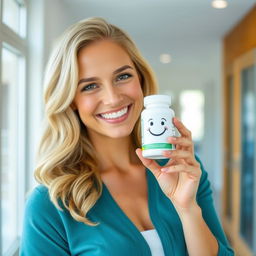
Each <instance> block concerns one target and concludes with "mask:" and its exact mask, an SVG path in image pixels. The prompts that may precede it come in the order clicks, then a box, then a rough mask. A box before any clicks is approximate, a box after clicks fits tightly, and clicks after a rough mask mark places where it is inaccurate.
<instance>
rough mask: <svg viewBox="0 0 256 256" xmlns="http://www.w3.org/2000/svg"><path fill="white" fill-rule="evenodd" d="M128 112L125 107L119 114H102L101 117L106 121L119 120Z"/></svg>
mask: <svg viewBox="0 0 256 256" xmlns="http://www.w3.org/2000/svg"><path fill="white" fill-rule="evenodd" d="M127 111H128V107H125V108H123V109H121V110H119V111H117V112H112V113H108V114H100V116H101V117H103V118H105V119H115V118H119V117H121V116H123V115H125V114H126V113H127Z"/></svg>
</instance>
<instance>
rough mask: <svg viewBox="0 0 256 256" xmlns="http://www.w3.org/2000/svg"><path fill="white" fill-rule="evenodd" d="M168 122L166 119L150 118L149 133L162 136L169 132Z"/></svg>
mask: <svg viewBox="0 0 256 256" xmlns="http://www.w3.org/2000/svg"><path fill="white" fill-rule="evenodd" d="M166 123H167V120H166V119H165V118H163V117H162V118H161V119H159V118H157V119H156V118H154V119H153V118H150V119H149V120H148V126H149V127H148V129H147V130H148V131H149V133H150V134H151V135H153V136H162V135H163V134H164V133H165V132H166V131H167V130H168V127H167V125H166Z"/></svg>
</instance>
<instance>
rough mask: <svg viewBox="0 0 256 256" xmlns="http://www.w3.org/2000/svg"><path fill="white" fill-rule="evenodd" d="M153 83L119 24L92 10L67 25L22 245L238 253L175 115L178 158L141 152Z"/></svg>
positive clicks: (51, 75)
mask: <svg viewBox="0 0 256 256" xmlns="http://www.w3.org/2000/svg"><path fill="white" fill-rule="evenodd" d="M156 90H157V89H156V82H155V79H154V76H153V74H152V71H151V69H150V68H149V66H148V65H147V64H146V62H145V61H144V60H143V58H142V57H141V55H140V53H139V52H138V50H137V48H136V47H135V45H134V43H133V42H132V40H131V39H130V38H129V37H128V36H127V35H126V34H125V33H124V32H123V31H122V30H120V29H119V28H117V27H116V26H113V25H111V24H109V23H107V22H106V21H105V20H103V19H101V18H91V19H88V20H83V21H81V22H79V23H77V24H75V25H73V26H72V27H71V28H69V29H68V30H67V31H66V33H65V34H64V36H63V37H62V39H61V40H60V41H59V44H58V45H57V46H56V48H55V51H54V52H53V54H52V56H51V58H50V61H49V64H48V67H47V71H46V79H45V109H46V125H45V130H44V134H43V136H42V140H41V144H40V148H39V158H38V164H37V168H36V171H35V176H36V179H37V181H38V182H39V183H41V185H40V186H38V187H37V188H35V190H34V191H33V193H32V195H31V196H30V198H29V199H28V202H27V206H26V212H25V220H24V228H23V237H22V244H21V255H26V256H27V255H29V256H30V255H37V256H41V255H42V256H43V255H44V256H45V255H54V256H58V255H61V256H62V255H63V256H64V255H80V256H81V255H86V256H87V255H89V256H93V255H111V256H115V255H124V256H125V255H131V254H132V255H151V254H152V255H158V256H161V255H188V254H189V255H196V256H200V255H202V256H206V255H233V251H232V249H231V248H230V247H229V245H228V243H227V240H226V238H225V235H224V233H223V231H222V228H221V226H220V223H219V221H218V219H217V216H216V213H215V210H214V207H213V202H212V197H211V190H210V187H209V186H210V185H209V181H208V180H207V174H206V172H205V171H204V169H203V166H202V165H201V164H200V162H199V160H198V159H196V158H195V156H194V151H193V143H192V139H191V133H190V131H189V130H188V129H187V128H186V127H185V126H184V125H183V124H182V123H181V122H180V121H179V120H178V119H176V118H174V120H173V122H174V125H175V126H176V127H177V129H178V130H179V132H180V134H181V136H180V137H178V138H171V137H170V138H169V142H170V143H173V144H175V145H176V150H174V151H172V152H171V151H166V152H165V153H164V156H165V157H167V158H171V159H172V160H170V161H168V163H166V162H167V161H162V162H161V161H159V162H155V161H153V160H149V159H145V158H143V157H142V154H141V149H140V147H141V144H140V135H139V134H140V126H139V123H140V120H139V117H140V113H141V110H142V107H143V97H144V96H146V95H150V94H155V93H156ZM164 164H165V166H164V167H162V166H163V165H164ZM145 167H146V168H145Z"/></svg>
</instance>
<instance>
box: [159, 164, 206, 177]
mask: <svg viewBox="0 0 256 256" xmlns="http://www.w3.org/2000/svg"><path fill="white" fill-rule="evenodd" d="M161 171H162V172H164V173H177V172H185V173H187V174H189V175H192V176H193V177H195V178H197V179H198V178H200V176H201V173H202V171H201V169H200V168H198V167H195V166H193V165H187V164H178V165H172V166H166V167H164V168H161Z"/></svg>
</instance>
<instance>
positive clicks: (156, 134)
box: [148, 128, 167, 136]
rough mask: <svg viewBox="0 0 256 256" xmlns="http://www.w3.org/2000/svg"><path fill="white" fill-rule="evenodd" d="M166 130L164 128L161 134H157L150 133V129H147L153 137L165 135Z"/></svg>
mask: <svg viewBox="0 0 256 256" xmlns="http://www.w3.org/2000/svg"><path fill="white" fill-rule="evenodd" d="M166 130H167V129H166V128H164V131H163V132H161V133H158V134H156V133H153V132H151V131H150V129H149V130H148V131H149V132H150V133H151V134H152V135H153V136H161V135H163V134H164V133H165V131H166Z"/></svg>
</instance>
